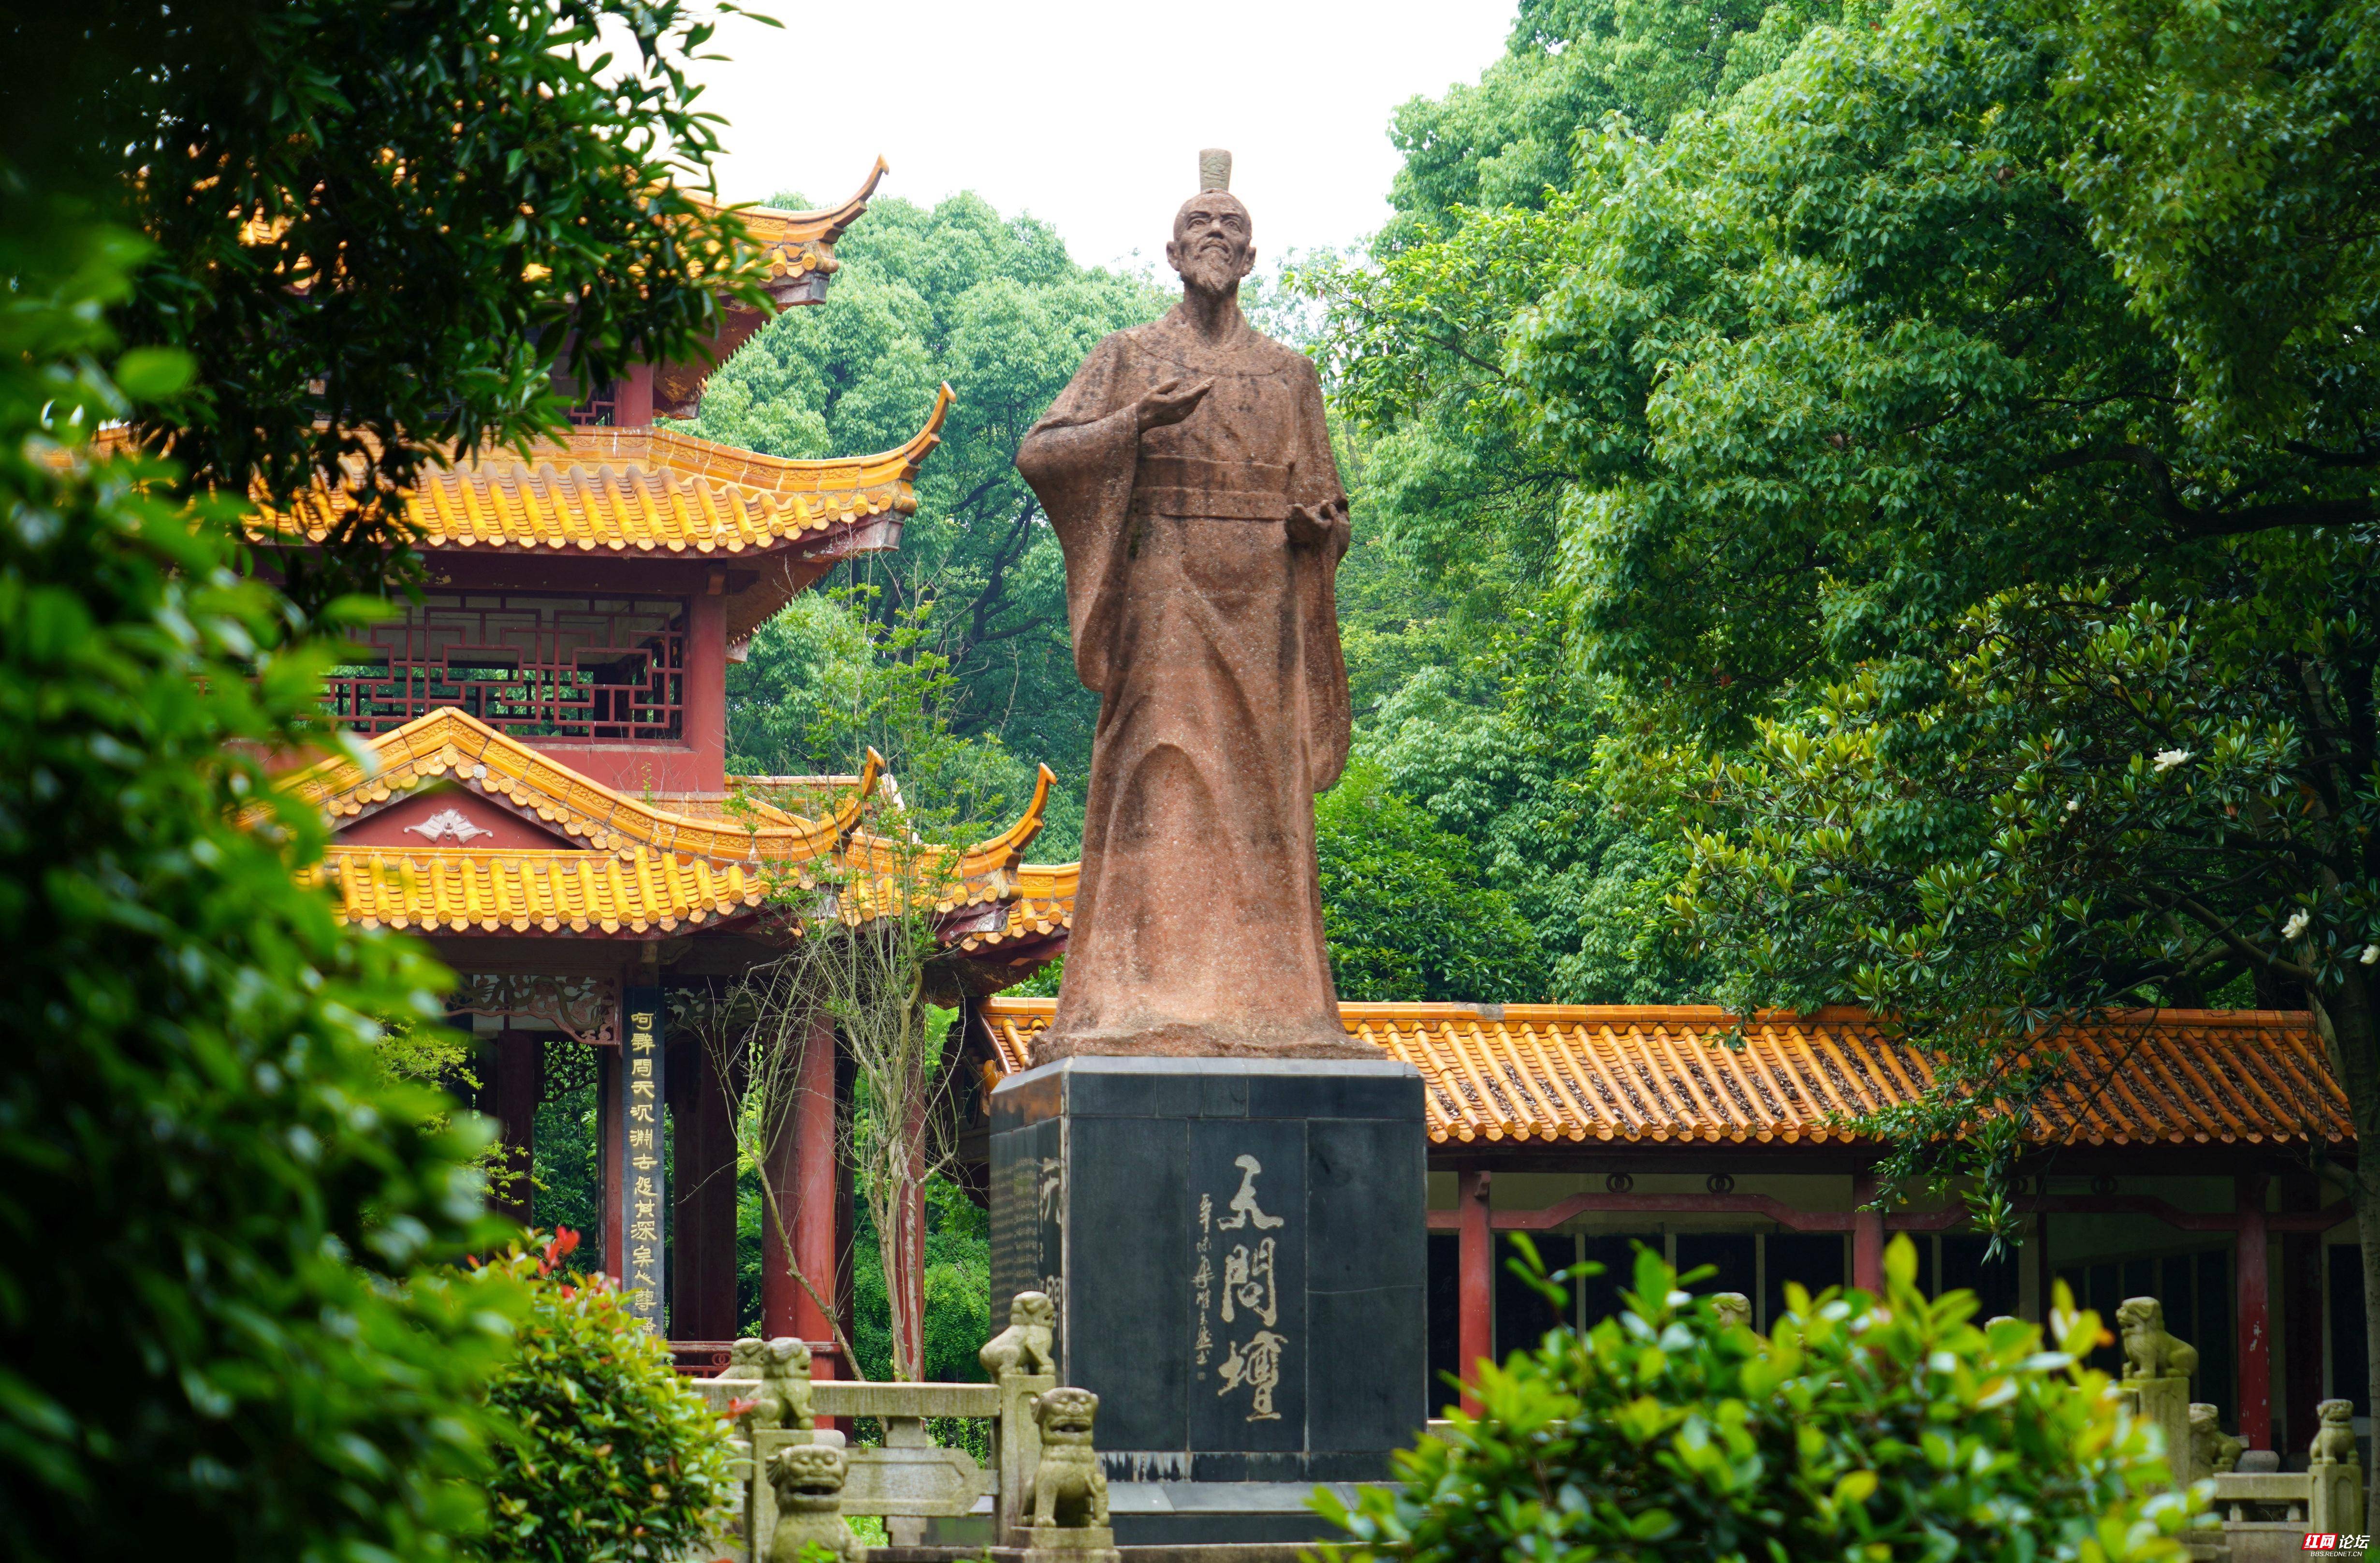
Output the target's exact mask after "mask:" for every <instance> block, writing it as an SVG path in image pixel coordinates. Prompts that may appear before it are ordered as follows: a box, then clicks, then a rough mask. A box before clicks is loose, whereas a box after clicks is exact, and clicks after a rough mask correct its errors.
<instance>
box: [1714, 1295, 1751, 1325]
mask: <svg viewBox="0 0 2380 1563" xmlns="http://www.w3.org/2000/svg"><path fill="white" fill-rule="evenodd" d="M1711 1311H1712V1312H1713V1313H1715V1314H1717V1315H1718V1327H1719V1328H1721V1329H1733V1328H1735V1327H1737V1326H1739V1325H1741V1326H1743V1327H1744V1328H1745V1329H1750V1328H1751V1327H1752V1299H1751V1298H1749V1297H1746V1296H1745V1295H1744V1294H1743V1293H1742V1292H1741V1291H1715V1292H1713V1293H1711Z"/></svg>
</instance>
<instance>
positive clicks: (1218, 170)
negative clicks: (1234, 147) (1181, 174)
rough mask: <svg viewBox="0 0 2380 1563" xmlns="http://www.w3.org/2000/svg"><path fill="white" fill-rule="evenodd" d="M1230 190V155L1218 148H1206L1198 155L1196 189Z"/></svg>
mask: <svg viewBox="0 0 2380 1563" xmlns="http://www.w3.org/2000/svg"><path fill="white" fill-rule="evenodd" d="M1198 188H1199V189H1200V190H1201V191H1205V190H1229V189H1230V188H1232V154H1231V153H1230V152H1227V151H1224V150H1223V149H1222V148H1220V147H1208V148H1207V149H1206V150H1205V151H1201V152H1200V153H1199V154H1198Z"/></svg>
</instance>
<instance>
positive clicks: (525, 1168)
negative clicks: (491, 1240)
mask: <svg viewBox="0 0 2380 1563" xmlns="http://www.w3.org/2000/svg"><path fill="white" fill-rule="evenodd" d="M544 1047H545V1039H544V1037H542V1036H539V1035H538V1034H537V1033H535V1032H530V1031H500V1032H498V1033H496V1057H495V1066H496V1067H495V1081H494V1084H495V1093H494V1094H495V1109H496V1111H495V1119H496V1122H497V1124H498V1125H499V1126H500V1127H501V1129H502V1132H503V1134H504V1169H505V1170H506V1171H507V1172H510V1173H511V1174H512V1175H513V1181H512V1182H511V1183H510V1184H509V1185H507V1187H506V1191H505V1197H504V1199H503V1200H502V1201H501V1202H500V1203H499V1205H498V1206H497V1208H499V1209H500V1210H502V1211H503V1212H504V1214H505V1215H506V1216H508V1217H510V1218H512V1219H514V1220H515V1221H517V1222H519V1223H520V1224H521V1225H522V1226H524V1227H526V1226H528V1224H529V1222H530V1221H532V1220H534V1219H535V1218H536V1215H537V1212H536V1207H535V1203H534V1201H533V1200H532V1199H531V1198H530V1185H529V1181H528V1180H529V1170H530V1167H531V1164H532V1157H533V1156H534V1153H535V1146H536V1143H537V1104H538V1102H539V1101H540V1098H542V1097H544V1095H545V1054H544Z"/></svg>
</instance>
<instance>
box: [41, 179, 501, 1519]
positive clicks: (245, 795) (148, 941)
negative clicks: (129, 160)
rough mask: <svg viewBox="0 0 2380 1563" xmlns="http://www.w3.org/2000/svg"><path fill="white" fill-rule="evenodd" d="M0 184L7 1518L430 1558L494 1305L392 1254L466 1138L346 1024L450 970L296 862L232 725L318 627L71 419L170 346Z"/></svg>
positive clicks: (422, 1242)
mask: <svg viewBox="0 0 2380 1563" xmlns="http://www.w3.org/2000/svg"><path fill="white" fill-rule="evenodd" d="M43 215H44V212H43V209H42V208H41V207H40V206H37V205H35V204H33V203H31V202H30V200H27V199H26V198H24V197H22V196H21V194H18V195H14V196H12V197H11V198H10V202H9V204H8V206H7V207H6V217H7V221H6V227H5V231H4V232H0V264H5V266H6V272H7V274H8V275H9V276H10V277H11V278H12V279H13V288H12V291H11V294H10V300H9V305H8V308H7V309H6V312H5V314H0V332H5V333H6V343H5V348H6V351H5V353H0V515H5V518H6V519H5V524H0V734H5V737H4V738H0V754H5V756H6V758H5V760H0V854H5V856H6V865H5V867H4V868H0V939H5V940H6V946H7V948H8V951H9V953H10V965H9V969H10V970H12V971H14V972H16V973H17V974H18V975H17V977H16V979H15V981H16V984H17V988H18V1003H19V1006H20V1008H21V1011H22V1012H23V1014H24V1015H25V1016H26V1019H27V1027H26V1029H25V1030H24V1031H23V1032H22V1033H21V1035H20V1036H18V1040H17V1045H15V1046H13V1047H11V1048H9V1049H8V1050H7V1055H6V1064H5V1065H0V1232H5V1234H6V1242H7V1254H8V1258H7V1259H6V1262H5V1263H0V1549H5V1550H6V1552H7V1553H8V1554H9V1556H11V1557H24V1558H41V1557H93V1556H130V1555H133V1554H134V1553H137V1552H140V1551H145V1550H149V1549H151V1548H153V1547H154V1546H155V1545H157V1543H158V1538H160V1537H172V1538H174V1545H176V1547H179V1548H182V1549H184V1550H187V1551H189V1552H190V1553H192V1554H193V1555H203V1556H212V1557H231V1556H242V1557H258V1558H264V1557H293V1558H294V1557H323V1558H329V1557H349V1556H364V1555H367V1553H370V1555H373V1556H383V1557H384V1556H387V1555H388V1553H389V1552H392V1551H393V1552H394V1553H395V1554H396V1555H398V1556H402V1557H439V1556H442V1555H443V1553H444V1551H445V1548H446V1540H445V1538H446V1536H447V1535H448V1534H449V1533H453V1532H455V1531H457V1530H465V1529H468V1523H469V1521H470V1517H471V1512H472V1510H473V1508H475V1507H476V1506H475V1504H474V1502H473V1501H472V1499H471V1497H470V1496H469V1495H468V1491H467V1489H465V1488H463V1487H460V1486H457V1485H455V1484H453V1479H454V1478H455V1477H457V1476H460V1475H464V1474H466V1473H468V1472H474V1471H476V1470H478V1469H480V1464H479V1461H480V1442H481V1436H482V1429H481V1427H480V1422H479V1419H478V1418H477V1417H476V1416H475V1415H473V1414H472V1413H471V1412H470V1411H469V1407H470V1405H471V1403H472V1401H473V1400H474V1399H476V1392H477V1387H478V1383H479V1379H480V1375H481V1374H483V1373H484V1372H485V1371H486V1370H487V1368H488V1367H489V1365H490V1364H491V1363H492V1361H493V1360H494V1358H495V1357H496V1355H497V1354H498V1352H499V1351H501V1349H502V1339H501V1334H500V1331H501V1327H502V1324H503V1312H504V1304H503V1301H502V1298H501V1296H500V1295H499V1294H498V1293H497V1292H495V1291H489V1292H485V1293H480V1294H479V1295H476V1296H474V1297H472V1298H470V1299H468V1301H467V1300H466V1299H464V1298H462V1297H460V1296H458V1295H456V1293H455V1289H454V1288H452V1287H449V1286H446V1285H443V1284H440V1283H436V1282H432V1281H417V1282H414V1283H412V1284H410V1285H407V1284H405V1282H404V1278H405V1277H407V1275H408V1274H410V1273H411V1272H413V1271H414V1270H415V1269H416V1267H417V1266H420V1265H422V1264H423V1263H424V1262H425V1261H429V1260H434V1259H438V1258H441V1257H447V1256H451V1255H452V1254H454V1253H455V1251H457V1249H458V1248H459V1246H460V1245H461V1244H462V1243H463V1242H465V1241H467V1239H468V1238H469V1236H470V1234H472V1233H474V1232H476V1231H480V1230H481V1229H480V1227H479V1226H478V1224H477V1218H478V1216H479V1211H480V1195H479V1191H478V1188H477V1186H476V1181H475V1180H473V1179H472V1178H471V1177H470V1175H469V1174H468V1171H467V1169H466V1168H465V1166H464V1163H465V1162H466V1161H467V1160H468V1157H469V1156H470V1154H471V1153H472V1151H473V1150H474V1149H475V1148H476V1145H477V1141H476V1140H475V1139H472V1138H468V1137H466V1136H465V1135H464V1134H462V1133H460V1132H459V1131H454V1130H445V1129H441V1128H439V1127H438V1124H439V1123H440V1122H442V1121H443V1117H444V1114H445V1108H446V1104H445V1100H444V1098H443V1097H439V1096H437V1095H435V1094H433V1093H431V1092H428V1091H424V1090H421V1089H419V1088H415V1087H407V1086H404V1085H400V1084H393V1083H392V1082H391V1081H390V1079H389V1077H388V1075H387V1074H386V1072H384V1071H383V1068H382V1066H381V1063H380V1061H379V1060H378V1059H377V1058H376V1057H375V1052H374V1042H375V1040H376V1037H377V1035H378V1030H379V1028H378V1026H377V1025H376V1024H374V1023H373V1022H371V1021H370V1019H368V1018H367V1017H369V1016H371V1015H373V1014H379V1013H386V1014H398V1015H412V1016H418V1017H421V1018H423V1019H424V1020H427V1021H432V1022H434V1021H435V1020H436V1019H438V1018H439V1015H440V1011H439V1006H438V1003H437V999H436V995H437V994H438V993H439V992H440V991H441V989H442V988H443V986H444V978H443V973H441V972H439V971H438V970H437V969H436V968H435V967H434V966H433V965H432V964H431V963H430V962H428V961H427V960H426V959H425V958H424V957H423V956H422V955H421V954H420V953H419V947H418V946H417V945H415V944H414V943H413V942H412V941H410V940H407V939H401V938H396V937H391V936H385V935H372V934H364V933H359V932H355V931H350V930H345V929H342V928H341V927H339V926H338V925H337V924H336V923H334V921H333V919H332V915H331V907H330V904H329V903H328V902H327V901H326V900H325V899H324V898H323V897H322V895H320V894H319V893H317V892H315V891H310V890H306V889H302V888H300V886H299V885H298V884H297V883H296V882H295V881H294V880H293V879H292V878H291V872H290V871H291V869H292V867H293V866H303V865H305V864H307V863H309V862H310V861H312V860H313V859H314V858H315V857H316V856H317V855H318V854H320V851H321V849H322V842H323V827H322V822H321V821H320V819H319V818H316V817H315V816H314V815H312V814H311V813H310V811H307V810H304V809H300V808H290V807H285V806H282V805H281V804H279V803H278V802H277V801H275V800H273V798H272V796H271V794H269V793H268V791H267V789H266V788H265V785H264V781H263V775H262V771H261V767H260V765H259V763H258V761H257V758H256V755H257V754H258V752H259V751H260V750H261V749H264V748H268V747H270V746H272V745H279V744H285V743H287V742H290V741H291V740H292V738H293V736H294V735H295V734H296V733H297V732H298V731H299V730H300V729H303V728H305V727H306V726H308V725H309V724H310V722H311V721H312V720H313V718H314V712H315V699H316V692H317V689H318V686H319V685H318V681H319V678H320V675H321V671H322V666H323V665H324V662H325V660H326V658H327V656H328V651H327V648H325V647H323V646H322V645H320V644H317V643H311V642H308V641H305V640H303V639H301V638H299V637H297V636H294V635H293V633H292V631H291V621H290V617H289V615H288V614H287V612H285V607H284V605H283V604H282V603H281V602H280V601H279V600H277V599H276V598H275V596H274V594H273V592H271V591H270V590H268V589H267V588H264V587H262V586H261V585H259V584H257V583H255V582H252V581H242V580H240V579H239V578H238V577H237V576H234V575H233V573H232V570H231V564H232V560H233V552H232V545H231V540H230V538H229V536H228V533H227V530H226V529H225V528H224V527H221V526H220V525H219V524H217V523H216V522H213V521H208V522H206V523H203V524H201V525H199V526H197V527H193V525H192V523H191V518H190V517H189V516H188V515H187V514H186V513H185V512H184V511H183V510H182V509H181V508H180V506H179V505H177V504H175V503H168V502H167V501H165V500H164V499H161V498H159V497H155V496H153V495H152V494H150V493H148V492H146V491H144V486H143V485H144V482H145V481H147V480H149V479H156V480H158V482H159V484H160V486H167V485H169V482H170V477H171V475H170V473H168V472H165V471H164V470H163V468H162V466H161V464H159V463H158V462H156V461H154V460H153V459H151V458H147V457H141V456H134V455H126V454H109V453H108V452H106V451H105V450H103V449H102V448H98V447H95V446H94V444H93V442H91V438H90V431H91V430H92V429H94V428H95V427H97V426H98V425H99V424H100V423H101V422H102V421H103V420H104V419H109V418H120V417H123V416H124V415H125V414H126V413H127V412H128V411H129V410H130V409H131V406H133V404H134V403H135V402H136V401H139V402H141V403H144V404H146V405H148V406H152V407H153V406H171V405H172V403H171V400H170V398H172V397H173V396H174V394H176V392H177V391H178V390H179V389H180V388H181V387H182V386H183V385H185V384H187V383H188V379H189V375H190V371H191V366H190V363H189V360H188V358H187V357H183V356H181V355H178V354H176V353H172V352H163V351H158V350H154V349H141V350H135V351H132V352H128V353H124V354H121V355H119V354H117V353H116V351H115V346H114V344H113V342H112V340H111V336H110V333H109V332H108V331H107V329H106V328H105V326H104V325H103V324H102V323H101V321H100V313H101V309H103V307H105V306H110V305H114V304H116V303H118V302H120V301H121V300H122V298H123V297H125V294H126V291H127V289H128V285H129V273H130V272H131V270H132V269H133V268H134V267H135V266H136V265H137V264H139V262H140V259H141V256H142V254H143V251H144V247H143V246H142V245H141V244H140V242H139V241H138V240H137V239H135V238H134V237H133V236H129V235H128V234H125V233H123V232H121V231H120V230H116V229H112V228H104V227H96V226H93V225H91V224H88V223H85V222H81V221H79V220H74V219H72V218H71V217H69V218H67V220H62V221H52V222H48V223H43V222H42V221H41V218H42V216H43ZM243 811H245V812H243ZM375 1548H378V1549H386V1550H384V1551H380V1552H377V1553H371V1552H370V1549H375Z"/></svg>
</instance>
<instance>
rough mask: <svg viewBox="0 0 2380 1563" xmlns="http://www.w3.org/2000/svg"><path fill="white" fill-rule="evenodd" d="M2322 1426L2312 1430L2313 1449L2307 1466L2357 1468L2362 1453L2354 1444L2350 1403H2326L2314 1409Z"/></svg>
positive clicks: (2352, 1403)
mask: <svg viewBox="0 0 2380 1563" xmlns="http://www.w3.org/2000/svg"><path fill="white" fill-rule="evenodd" d="M2314 1412H2315V1413H2316V1414H2317V1415H2319V1416H2320V1417H2321V1418H2322V1425H2321V1426H2320V1427H2317V1428H2316V1429H2314V1435H2313V1449H2312V1450H2311V1451H2309V1453H2310V1455H2311V1457H2312V1458H2310V1459H2309V1460H2307V1461H2306V1463H2307V1464H2309V1465H2357V1464H2361V1463H2362V1459H2363V1456H2362V1451H2361V1450H2359V1449H2358V1448H2356V1444H2355V1420H2354V1418H2355V1403H2354V1402H2353V1401H2351V1400H2325V1401H2323V1403H2322V1404H2320V1405H2318V1406H2316V1407H2314Z"/></svg>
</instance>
